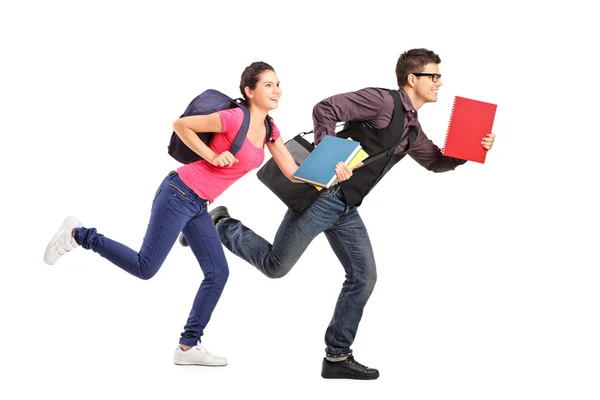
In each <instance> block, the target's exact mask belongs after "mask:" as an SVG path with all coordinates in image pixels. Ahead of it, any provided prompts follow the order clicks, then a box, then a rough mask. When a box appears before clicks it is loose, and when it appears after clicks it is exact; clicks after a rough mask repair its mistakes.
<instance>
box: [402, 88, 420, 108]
mask: <svg viewBox="0 0 600 400" xmlns="http://www.w3.org/2000/svg"><path fill="white" fill-rule="evenodd" d="M400 89H402V90H404V92H405V93H406V94H407V96H408V98H409V99H410V102H411V103H412V106H413V107H414V108H415V110H417V111H418V110H419V108H421V107H422V106H423V104H425V102H424V101H423V100H419V98H418V97H417V94H416V92H415V90H414V89H413V88H412V87H410V86H402V87H401V88H400Z"/></svg>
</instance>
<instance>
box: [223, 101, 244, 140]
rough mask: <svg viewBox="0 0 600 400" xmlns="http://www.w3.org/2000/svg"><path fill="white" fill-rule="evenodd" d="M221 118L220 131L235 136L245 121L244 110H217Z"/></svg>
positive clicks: (237, 108)
mask: <svg viewBox="0 0 600 400" xmlns="http://www.w3.org/2000/svg"><path fill="white" fill-rule="evenodd" d="M217 114H219V118H220V119H221V129H222V131H221V132H220V133H225V134H226V135H228V136H231V137H235V136H236V135H237V133H238V132H239V130H240V127H241V126H242V122H244V111H242V109H241V108H239V107H236V108H230V109H228V110H221V111H217Z"/></svg>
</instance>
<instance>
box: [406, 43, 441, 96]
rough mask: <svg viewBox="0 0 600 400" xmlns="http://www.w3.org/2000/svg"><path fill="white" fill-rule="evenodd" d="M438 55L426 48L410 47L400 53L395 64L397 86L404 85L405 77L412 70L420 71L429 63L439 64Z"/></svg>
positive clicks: (412, 71)
mask: <svg viewBox="0 0 600 400" xmlns="http://www.w3.org/2000/svg"><path fill="white" fill-rule="evenodd" d="M441 62H442V60H441V59H440V56H438V55H437V54H435V53H434V52H433V51H431V50H427V49H411V50H407V51H405V52H404V53H402V54H401V55H400V57H399V58H398V63H397V64H396V79H397V80H398V87H402V86H404V84H405V83H406V78H408V75H409V74H412V73H414V72H422V71H423V68H425V66H426V65H427V64H429V63H434V64H439V63H441Z"/></svg>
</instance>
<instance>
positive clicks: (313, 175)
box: [293, 136, 362, 188]
mask: <svg viewBox="0 0 600 400" xmlns="http://www.w3.org/2000/svg"><path fill="white" fill-rule="evenodd" d="M361 148H362V147H361V145H360V143H358V142H355V141H353V140H348V139H342V138H339V137H336V136H325V137H324V138H323V139H322V140H321V142H319V144H318V145H317V146H316V147H315V149H314V150H313V151H312V152H311V153H310V154H309V155H308V157H306V159H305V160H304V161H303V162H302V164H301V165H300V167H298V169H297V170H296V172H295V173H294V175H293V176H294V178H295V179H298V180H300V181H304V182H307V183H312V184H313V185H317V186H322V187H325V188H328V187H330V186H331V185H332V184H333V182H334V181H335V179H336V175H335V165H336V164H337V163H339V162H340V161H342V162H344V163H346V164H348V163H349V162H350V161H351V160H352V158H354V156H355V155H356V153H358V152H359V151H360V149H361Z"/></svg>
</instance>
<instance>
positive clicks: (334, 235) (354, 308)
mask: <svg viewBox="0 0 600 400" xmlns="http://www.w3.org/2000/svg"><path fill="white" fill-rule="evenodd" d="M325 236H326V237H327V240H328V241H329V244H330V245H331V248H332V249H333V251H334V252H335V254H336V256H337V257H338V259H339V260H340V262H341V263H342V265H343V266H344V270H345V272H346V280H345V281H344V284H343V286H342V291H341V292H340V295H339V297H338V300H337V304H336V306H335V311H334V313H333V318H332V319H331V322H330V324H329V327H328V328H327V331H326V333H325V343H326V345H327V348H326V352H327V357H326V359H325V360H323V371H322V376H323V377H324V378H349V379H376V378H377V377H378V376H379V372H378V371H377V370H375V369H373V368H368V367H366V366H364V365H361V364H359V363H357V362H356V361H354V357H353V356H352V350H351V348H350V347H351V346H352V343H353V342H354V337H355V336H356V331H357V329H358V325H359V323H360V320H361V318H362V315H363V309H364V307H365V305H366V304H367V301H368V300H369V297H370V296H371V293H372V292H373V288H374V287H375V282H376V280H377V270H376V266H375V257H374V255H373V248H372V247H371V242H370V240H369V235H368V233H367V228H366V227H365V225H364V223H363V221H362V218H361V217H360V215H359V214H358V210H357V209H356V208H350V209H349V210H348V211H347V212H346V213H344V214H342V215H341V216H340V218H339V219H338V220H337V221H336V223H335V225H334V226H333V227H332V228H331V229H328V230H327V231H325Z"/></svg>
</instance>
